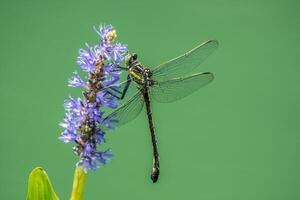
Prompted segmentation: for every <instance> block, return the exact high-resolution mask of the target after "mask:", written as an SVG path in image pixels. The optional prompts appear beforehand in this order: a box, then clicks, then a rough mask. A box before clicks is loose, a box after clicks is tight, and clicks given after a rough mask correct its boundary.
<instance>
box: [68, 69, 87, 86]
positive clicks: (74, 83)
mask: <svg viewBox="0 0 300 200" xmlns="http://www.w3.org/2000/svg"><path fill="white" fill-rule="evenodd" d="M69 86H70V87H84V86H85V82H84V81H83V80H82V79H81V78H80V75H79V74H78V72H77V71H75V72H74V76H73V77H72V78H71V79H70V80H69Z"/></svg>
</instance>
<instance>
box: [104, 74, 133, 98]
mask: <svg viewBox="0 0 300 200" xmlns="http://www.w3.org/2000/svg"><path fill="white" fill-rule="evenodd" d="M130 83H131V78H130V75H128V76H127V82H126V85H125V87H124V89H123V91H120V90H118V89H115V88H109V89H110V90H112V91H114V92H117V93H118V94H119V95H120V96H118V95H116V94H115V93H114V92H110V94H111V95H112V96H114V97H116V98H118V99H121V100H122V99H124V97H125V95H126V92H127V90H128V88H129V85H130Z"/></svg>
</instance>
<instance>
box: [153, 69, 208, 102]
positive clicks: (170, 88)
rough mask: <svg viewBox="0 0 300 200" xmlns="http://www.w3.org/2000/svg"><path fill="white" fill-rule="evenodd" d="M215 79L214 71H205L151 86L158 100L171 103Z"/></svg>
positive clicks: (154, 96)
mask: <svg viewBox="0 0 300 200" xmlns="http://www.w3.org/2000/svg"><path fill="white" fill-rule="evenodd" d="M213 79H214V75H213V74H212V73H210V72H205V73H197V74H193V75H191V76H188V77H183V78H175V79H171V80H167V81H163V82H158V83H157V84H154V85H153V86H152V87H151V94H152V96H153V98H154V99H155V100H156V101H158V102H161V103H169V102H173V101H176V100H179V99H182V98H184V97H186V96H188V95H190V94H192V93H193V92H195V91H196V90H198V89H200V88H201V87H203V86H205V85H207V84H208V83H210V82H211V81H212V80H213Z"/></svg>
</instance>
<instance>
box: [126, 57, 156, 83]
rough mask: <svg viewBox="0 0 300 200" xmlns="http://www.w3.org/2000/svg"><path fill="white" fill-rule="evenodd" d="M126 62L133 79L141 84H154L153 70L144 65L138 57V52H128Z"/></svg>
mask: <svg viewBox="0 0 300 200" xmlns="http://www.w3.org/2000/svg"><path fill="white" fill-rule="evenodd" d="M125 62H126V65H127V67H128V71H129V73H130V76H131V79H132V80H134V81H135V82H137V83H138V84H140V85H148V86H151V85H153V80H152V78H151V77H152V72H151V70H150V69H148V68H146V67H144V66H143V65H142V64H141V63H140V62H139V61H138V59H137V54H135V53H133V54H128V55H127V56H126V57H125Z"/></svg>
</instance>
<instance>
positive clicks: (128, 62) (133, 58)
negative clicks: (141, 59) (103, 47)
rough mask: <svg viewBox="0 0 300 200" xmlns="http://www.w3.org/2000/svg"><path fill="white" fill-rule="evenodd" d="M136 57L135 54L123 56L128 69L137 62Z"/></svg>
mask: <svg viewBox="0 0 300 200" xmlns="http://www.w3.org/2000/svg"><path fill="white" fill-rule="evenodd" d="M137 58H138V56H137V54H136V53H129V54H127V55H126V56H125V64H126V66H127V67H128V68H130V67H131V66H133V65H134V64H136V63H137V62H138V60H137Z"/></svg>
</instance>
